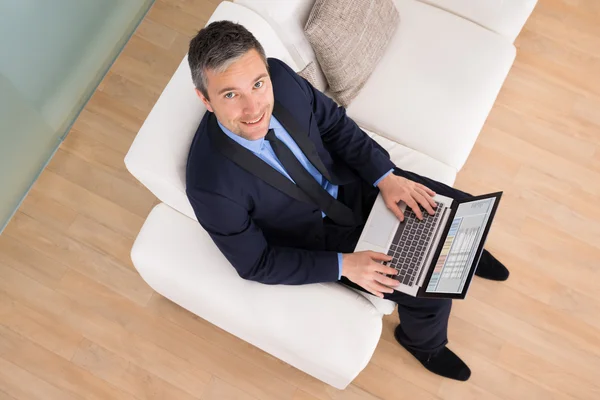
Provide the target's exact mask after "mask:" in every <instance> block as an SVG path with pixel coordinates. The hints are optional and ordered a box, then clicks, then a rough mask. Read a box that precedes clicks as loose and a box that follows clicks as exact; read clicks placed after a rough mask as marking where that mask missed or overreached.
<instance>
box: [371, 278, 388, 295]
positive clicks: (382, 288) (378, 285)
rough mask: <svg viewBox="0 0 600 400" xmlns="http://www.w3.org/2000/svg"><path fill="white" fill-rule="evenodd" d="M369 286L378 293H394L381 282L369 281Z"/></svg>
mask: <svg viewBox="0 0 600 400" xmlns="http://www.w3.org/2000/svg"><path fill="white" fill-rule="evenodd" d="M369 286H370V287H371V289H374V290H375V291H376V292H379V293H394V289H392V288H389V287H387V286H385V285H382V284H381V283H379V282H377V281H373V282H371V284H370V285H369Z"/></svg>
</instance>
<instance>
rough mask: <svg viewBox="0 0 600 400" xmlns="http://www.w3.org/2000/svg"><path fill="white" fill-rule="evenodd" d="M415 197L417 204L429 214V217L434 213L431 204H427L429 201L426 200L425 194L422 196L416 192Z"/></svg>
mask: <svg viewBox="0 0 600 400" xmlns="http://www.w3.org/2000/svg"><path fill="white" fill-rule="evenodd" d="M415 197H416V199H417V201H418V202H419V204H421V205H422V206H423V208H424V209H425V211H427V212H428V213H429V215H433V214H435V211H433V207H431V204H429V201H428V200H427V199H428V198H429V195H427V194H425V195H423V193H421V192H419V191H416V193H415Z"/></svg>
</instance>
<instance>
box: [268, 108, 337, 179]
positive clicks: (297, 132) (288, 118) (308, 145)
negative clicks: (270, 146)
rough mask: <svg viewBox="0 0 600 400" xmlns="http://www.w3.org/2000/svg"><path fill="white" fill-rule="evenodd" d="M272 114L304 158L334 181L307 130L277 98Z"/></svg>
mask: <svg viewBox="0 0 600 400" xmlns="http://www.w3.org/2000/svg"><path fill="white" fill-rule="evenodd" d="M273 115H275V117H276V118H277V119H278V120H279V122H281V125H283V127H284V128H285V130H286V131H287V132H288V133H289V134H290V136H291V137H292V139H294V142H296V144H297V145H298V147H300V150H302V152H303V153H304V155H305V156H306V158H308V160H309V161H310V162H311V163H312V165H314V166H315V168H316V169H317V170H318V171H319V172H320V173H321V175H323V176H324V177H325V179H327V180H328V181H329V182H331V183H335V182H332V181H331V176H330V174H329V171H327V168H325V165H324V164H323V161H321V158H320V157H319V154H318V153H317V149H316V148H315V145H314V143H313V142H311V141H310V139H309V138H308V132H306V131H305V130H304V129H302V127H301V126H300V125H299V124H298V122H297V121H296V119H295V118H294V116H293V115H292V114H290V113H289V112H288V110H286V109H285V108H284V107H283V106H282V105H281V104H280V103H279V102H278V101H277V100H275V105H274V107H273Z"/></svg>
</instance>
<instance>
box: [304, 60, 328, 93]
mask: <svg viewBox="0 0 600 400" xmlns="http://www.w3.org/2000/svg"><path fill="white" fill-rule="evenodd" d="M298 75H300V76H301V77H303V78H304V79H306V80H307V81H309V82H310V84H311V85H313V86H314V87H315V88H316V89H318V90H320V91H321V92H324V91H325V89H327V88H326V87H325V85H323V84H321V83H320V82H319V79H318V77H317V75H318V73H317V64H315V62H314V61H311V62H309V63H308V64H306V67H304V69H303V70H302V71H300V72H298ZM321 80H323V78H321Z"/></svg>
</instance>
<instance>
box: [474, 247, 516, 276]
mask: <svg viewBox="0 0 600 400" xmlns="http://www.w3.org/2000/svg"><path fill="white" fill-rule="evenodd" d="M475 275H477V276H480V277H482V278H485V279H490V280H492V281H505V280H507V279H508V276H509V275H510V272H508V269H506V267H505V266H504V265H502V263H501V262H500V261H498V260H496V258H495V257H494V256H493V255H491V254H490V252H489V251H487V250H483V253H482V254H481V259H480V260H479V264H478V265H477V270H476V271H475Z"/></svg>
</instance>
